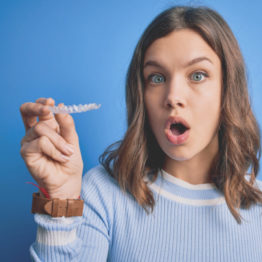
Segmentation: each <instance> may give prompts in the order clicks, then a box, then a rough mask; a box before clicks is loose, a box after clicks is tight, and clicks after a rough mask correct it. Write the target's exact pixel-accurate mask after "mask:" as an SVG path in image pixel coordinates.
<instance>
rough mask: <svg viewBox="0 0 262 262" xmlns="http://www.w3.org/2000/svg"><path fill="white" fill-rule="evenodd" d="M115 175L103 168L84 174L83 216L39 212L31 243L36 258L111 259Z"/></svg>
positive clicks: (100, 261) (43, 259) (96, 168)
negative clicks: (109, 254)
mask: <svg viewBox="0 0 262 262" xmlns="http://www.w3.org/2000/svg"><path fill="white" fill-rule="evenodd" d="M112 191H113V190H112V178H109V175H107V173H106V171H105V170H104V169H103V168H102V167H101V166H98V167H95V168H93V169H91V170H90V171H89V172H87V173H86V174H85V175H84V176H83V182H82V190H81V198H82V199H83V200H84V212H83V216H82V217H71V218H66V217H61V218H53V217H50V216H48V215H40V214H35V216H34V218H35V222H36V224H37V235H36V240H35V242H34V243H33V244H32V245H31V246H30V250H29V251H30V255H31V258H32V260H33V261H48V262H52V261H56V262H57V261H63V262H67V261H68V262H69V261H70V262H76V261H77V262H81V261H94V262H96V261H99V262H103V261H106V260H107V256H108V251H109V245H110V239H111V232H112V219H113V213H114V212H113V204H112Z"/></svg>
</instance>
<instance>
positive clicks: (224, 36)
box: [99, 6, 262, 224]
mask: <svg viewBox="0 0 262 262" xmlns="http://www.w3.org/2000/svg"><path fill="white" fill-rule="evenodd" d="M179 29H192V30H194V31H195V32H197V33H198V34H199V35H200V36H201V37H202V38H203V39H204V40H205V41H206V42H207V43H208V44H209V46H210V47H211V48H212V49H213V50H214V52H215V53H216V54H217V55H218V57H219V58H220V61H221V65H222V74H223V86H222V94H221V95H222V101H221V116H220V123H219V131H218V132H219V134H218V136H219V153H218V154H217V157H216V158H215V159H214V160H213V162H212V165H211V167H210V179H211V181H212V182H213V183H214V184H215V185H216V187H217V188H218V189H219V190H220V191H221V192H223V193H224V196H225V200H226V203H227V205H228V207H229V209H230V212H231V213H232V215H233V216H234V217H235V219H236V221H237V222H238V223H240V224H241V219H240V217H241V216H240V214H239V212H237V210H236V208H246V209H248V208H249V207H250V206H251V205H252V204H255V203H257V202H261V203H262V192H261V191H260V190H259V189H258V188H257V187H255V186H254V182H255V180H256V176H257V174H258V171H259V159H260V156H261V147H260V129H259V125H258V123H257V121H256V119H255V117H254V115H253V113H252V110H251V106H250V101H249V95H248V89H247V77H246V71H245V63H244V60H243V57H242V54H241V51H240V48H239V46H238V43H237V40H236V39H235V37H234V35H233V33H232V31H231V29H230V28H229V26H228V24H227V23H226V22H225V21H224V19H223V18H222V17H221V16H220V15H219V14H218V13H217V12H216V11H214V10H212V9H210V8H208V7H204V6H201V7H189V6H175V7H171V8H169V9H167V10H165V11H164V12H162V13H161V14H159V15H158V16H157V17H156V18H155V19H154V20H153V21H152V22H151V24H150V25H149V26H148V27H147V28H146V30H145V31H144V33H143V35H142V36H141V38H140V40H139V42H138V44H137V46H136V48H135V51H134V54H133V57H132V60H131V63H130V65H129V68H128V72H127V77H126V105H127V125H128V128H127V131H126V134H125V136H124V138H123V140H120V141H118V142H116V143H114V144H112V145H110V146H109V147H108V148H107V149H106V150H105V152H104V153H103V154H102V155H101V156H100V158H99V162H100V163H101V164H102V165H103V166H104V168H105V169H106V170H107V171H108V173H109V174H110V175H111V176H112V177H114V178H115V179H116V180H117V181H118V183H119V186H120V188H121V189H122V190H123V191H128V192H129V193H131V195H133V197H134V198H135V199H136V201H137V202H138V203H139V205H141V206H142V207H143V208H144V209H145V211H146V212H147V213H148V210H147V207H150V208H151V210H152V211H153V208H154V205H155V201H154V197H153V194H152V192H151V191H150V190H149V188H148V186H147V184H146V182H145V181H144V180H143V177H145V176H146V175H148V174H151V176H152V180H153V181H154V180H155V179H156V178H157V174H158V171H159V170H160V169H161V168H162V165H163V161H164V157H165V155H164V153H163V151H162V150H161V148H160V147H159V145H158V143H157V141H156V139H155V137H154V135H153V133H152V131H151V128H150V126H149V123H148V119H147V115H146V110H145V104H144V97H143V96H144V79H143V72H142V65H143V61H144V56H145V52H146V50H147V48H148V47H149V46H150V45H151V44H152V43H153V42H154V41H155V40H156V39H159V38H161V37H164V36H166V35H168V34H170V33H171V32H173V31H175V30H179ZM114 147H115V148H114ZM249 168H250V169H251V172H250V175H251V176H250V182H248V181H247V180H246V179H245V175H246V174H247V173H246V172H247V170H248V169H249Z"/></svg>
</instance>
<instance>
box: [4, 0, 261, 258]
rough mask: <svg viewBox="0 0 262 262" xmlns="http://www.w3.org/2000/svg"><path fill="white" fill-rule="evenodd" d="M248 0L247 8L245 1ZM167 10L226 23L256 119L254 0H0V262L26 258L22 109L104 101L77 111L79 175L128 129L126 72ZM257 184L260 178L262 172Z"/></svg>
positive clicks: (27, 192) (31, 227) (28, 235)
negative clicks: (207, 13) (181, 9)
mask: <svg viewBox="0 0 262 262" xmlns="http://www.w3.org/2000/svg"><path fill="white" fill-rule="evenodd" d="M247 3H248V4H247ZM173 4H191V5H207V6H209V7H211V8H214V9H215V10H217V11H218V12H219V13H220V14H221V15H222V16H223V17H224V18H225V20H226V21H227V22H228V24H229V25H230V27H231V29H232V31H233V32H234V34H235V36H236V38H237V39H238V41H239V45H240V48H241V50H242V53H243V55H244V58H245V61H246V64H247V70H248V81H249V88H250V89H249V92H250V96H251V101H252V108H253V110H254V112H255V115H256V117H257V120H258V122H259V124H260V125H261V123H262V118H261V114H259V113H260V112H261V106H262V105H261V104H262V103H261V101H262V99H261V98H262V95H261V88H262V71H261V61H262V53H261V42H262V36H261V35H262V34H261V33H262V30H261V28H262V20H261V8H262V4H261V2H260V1H259V0H257V1H245V0H242V1H228V0H220V1H211V0H210V1H208V0H206V1H167V0H166V1H165V0H143V1H142V0H132V1H123V0H121V1H120V0H119V1H118V0H110V1H106V0H105V1H94V0H89V1H83V0H77V1H76V0H75V1H73V0H70V1H69V0H63V1H56V0H23V1H18V0H17V1H12V0H9V1H8V0H7V1H0V35H1V41H0V88H1V96H0V110H1V115H0V118H1V128H0V142H1V144H0V145H1V147H0V150H1V188H0V189H1V190H0V194H1V195H0V199H1V200H0V201H1V202H0V204H1V221H0V222H1V223H0V225H1V234H0V241H1V243H0V247H1V251H0V260H1V261H29V253H28V249H29V246H30V244H31V243H32V242H33V241H34V239H35V233H36V226H35V224H34V221H33V215H32V214H31V213H30V210H31V199H32V193H33V192H35V191H36V190H37V189H36V188H35V187H34V186H32V185H29V184H26V183H25V182H26V181H31V182H34V181H33V179H32V178H31V176H30V174H29V172H28V171H27V169H26V166H25V164H24V162H23V159H22V158H21V156H20V141H21V139H22V137H23V136H24V134H25V131H24V126H23V122H22V119H21V117H20V112H19V107H20V105H21V104H22V103H25V102H33V101H35V100H36V99H37V98H39V97H53V98H54V99H55V100H56V103H60V102H63V103H65V104H80V103H82V104H84V103H91V102H96V103H101V104H102V107H101V109H99V110H96V111H91V112H88V113H84V114H75V115H73V116H74V120H75V124H76V128H77V132H78V135H79V138H80V147H81V151H82V155H83V160H84V165H85V166H84V171H87V170H88V169H90V168H91V167H93V166H94V165H97V164H98V156H99V155H100V154H101V153H102V152H103V151H104V149H105V148H106V146H108V145H109V144H111V143H113V142H115V141H116V140H119V139H121V138H122V136H123V134H124V132H125V130H126V113H125V97H124V95H125V94H124V80H125V74H126V71H127V68H128V65H129V62H130V59H131V56H132V53H133V50H134V48H135V45H136V43H137V41H138V39H139V37H140V36H141V34H142V33H143V31H144V29H145V28H146V26H147V25H148V24H149V23H150V22H151V21H152V19H153V18H154V17H155V16H156V15H157V14H159V13H160V12H161V11H163V10H164V9H166V8H168V7H170V6H171V5H173ZM259 179H261V175H259Z"/></svg>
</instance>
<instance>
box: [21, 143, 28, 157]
mask: <svg viewBox="0 0 262 262" xmlns="http://www.w3.org/2000/svg"><path fill="white" fill-rule="evenodd" d="M26 148H27V147H26V146H25V144H24V145H22V146H21V148H20V155H21V156H22V157H23V156H24V155H25V153H26Z"/></svg>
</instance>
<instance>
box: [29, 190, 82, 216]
mask: <svg viewBox="0 0 262 262" xmlns="http://www.w3.org/2000/svg"><path fill="white" fill-rule="evenodd" d="M83 209H84V201H83V200H81V199H58V198H53V199H48V198H45V197H41V196H40V194H39V193H33V201H32V213H33V214H35V213H38V214H45V215H49V216H52V217H62V216H64V217H72V216H82V215H83Z"/></svg>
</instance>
